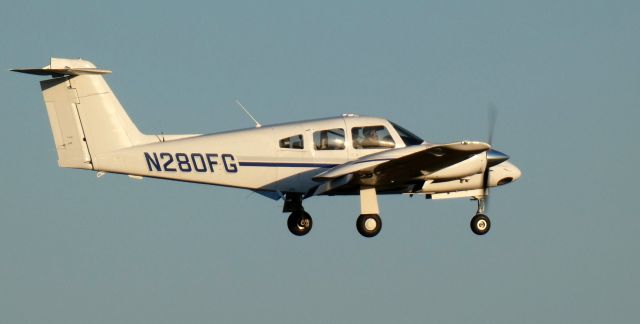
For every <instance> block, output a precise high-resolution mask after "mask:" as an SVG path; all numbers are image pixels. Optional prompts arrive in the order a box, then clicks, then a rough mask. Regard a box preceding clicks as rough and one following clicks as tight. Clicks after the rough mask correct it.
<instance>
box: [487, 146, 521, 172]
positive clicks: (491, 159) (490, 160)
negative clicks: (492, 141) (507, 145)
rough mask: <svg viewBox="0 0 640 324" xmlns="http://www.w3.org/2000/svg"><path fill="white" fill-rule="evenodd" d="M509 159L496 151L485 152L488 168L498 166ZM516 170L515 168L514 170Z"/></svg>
mask: <svg viewBox="0 0 640 324" xmlns="http://www.w3.org/2000/svg"><path fill="white" fill-rule="evenodd" d="M508 159H509V156H508V155H506V154H504V153H502V152H500V151H498V150H493V149H491V150H489V151H488V152H487V164H488V166H489V167H492V166H494V165H498V164H500V163H502V162H504V161H506V160H508ZM516 169H517V168H516Z"/></svg>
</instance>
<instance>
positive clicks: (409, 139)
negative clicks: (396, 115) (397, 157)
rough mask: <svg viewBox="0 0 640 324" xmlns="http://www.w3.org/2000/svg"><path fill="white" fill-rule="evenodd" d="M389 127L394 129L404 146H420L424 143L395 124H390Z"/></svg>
mask: <svg viewBox="0 0 640 324" xmlns="http://www.w3.org/2000/svg"><path fill="white" fill-rule="evenodd" d="M391 125H393V127H394V128H395V129H396V132H398V135H400V138H402V141H403V142H404V144H405V145H406V146H411V145H420V144H422V143H423V142H424V140H423V139H422V138H420V137H418V136H416V135H415V134H414V133H412V132H410V131H408V130H407V129H406V128H404V127H401V126H400V125H398V124H395V123H391Z"/></svg>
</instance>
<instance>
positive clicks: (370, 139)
mask: <svg viewBox="0 0 640 324" xmlns="http://www.w3.org/2000/svg"><path fill="white" fill-rule="evenodd" d="M351 138H352V139H353V148H356V149H385V148H394V147H396V143H395V142H394V141H393V138H392V137H391V134H389V131H388V130H387V128H386V127H384V126H382V125H378V126H364V127H353V128H351Z"/></svg>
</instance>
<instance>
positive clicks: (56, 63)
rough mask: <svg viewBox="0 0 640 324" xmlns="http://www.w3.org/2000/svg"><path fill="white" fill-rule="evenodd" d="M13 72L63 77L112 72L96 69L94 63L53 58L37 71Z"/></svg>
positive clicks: (19, 70) (36, 69) (22, 70)
mask: <svg viewBox="0 0 640 324" xmlns="http://www.w3.org/2000/svg"><path fill="white" fill-rule="evenodd" d="M11 71H13V72H19V73H27V74H35V75H51V76H63V75H74V76H76V75H100V74H110V73H111V71H109V70H103V69H96V66H95V65H93V63H91V62H89V61H85V60H81V59H64V58H56V57H52V58H51V63H50V64H49V65H47V66H45V67H42V68H35V69H13V70H11Z"/></svg>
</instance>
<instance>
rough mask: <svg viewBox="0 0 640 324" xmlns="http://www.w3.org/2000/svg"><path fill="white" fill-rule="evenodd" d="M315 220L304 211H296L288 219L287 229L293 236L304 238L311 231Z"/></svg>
mask: <svg viewBox="0 0 640 324" xmlns="http://www.w3.org/2000/svg"><path fill="white" fill-rule="evenodd" d="M311 226H313V219H312V218H311V215H309V213H307V212H306V211H304V210H299V211H294V212H292V213H291V215H289V219H287V227H288V228H289V231H290V232H291V234H293V235H295V236H303V235H305V234H307V233H309V231H311Z"/></svg>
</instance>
